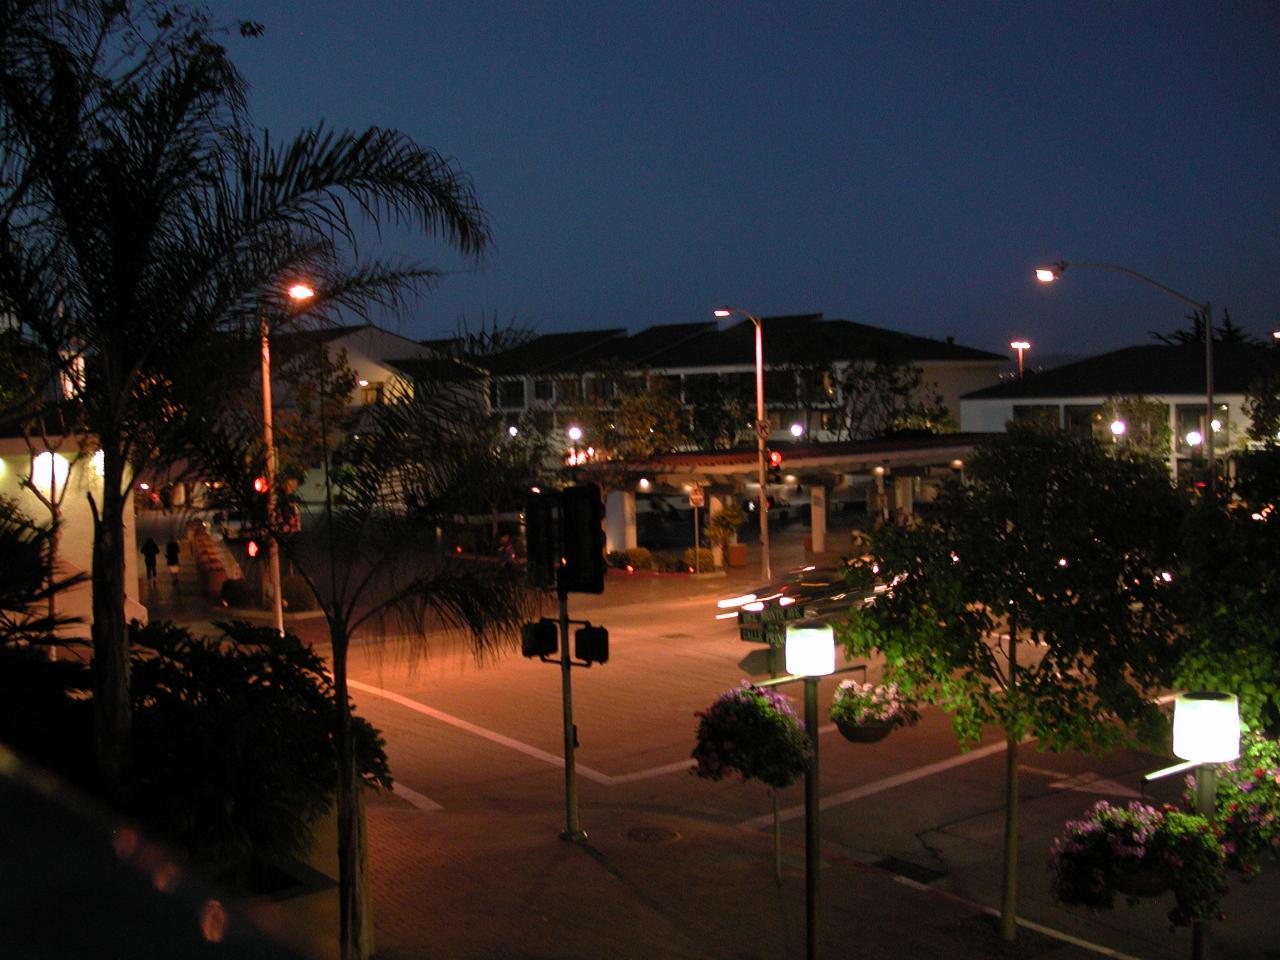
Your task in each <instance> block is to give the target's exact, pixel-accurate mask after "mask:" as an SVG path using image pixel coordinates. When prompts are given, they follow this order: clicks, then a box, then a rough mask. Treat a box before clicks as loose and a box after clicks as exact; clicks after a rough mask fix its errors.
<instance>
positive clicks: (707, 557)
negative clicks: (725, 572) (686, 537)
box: [684, 547, 716, 573]
mask: <svg viewBox="0 0 1280 960" xmlns="http://www.w3.org/2000/svg"><path fill="white" fill-rule="evenodd" d="M697 560H698V562H697V563H694V551H693V547H690V548H689V549H688V550H686V551H685V552H684V565H685V567H687V568H689V569H691V570H693V569H696V570H698V571H700V572H702V573H706V572H707V571H708V570H714V569H715V566H716V559H715V554H714V553H712V552H711V551H710V550H708V549H707V548H706V547H700V548H699V549H698V553H697Z"/></svg>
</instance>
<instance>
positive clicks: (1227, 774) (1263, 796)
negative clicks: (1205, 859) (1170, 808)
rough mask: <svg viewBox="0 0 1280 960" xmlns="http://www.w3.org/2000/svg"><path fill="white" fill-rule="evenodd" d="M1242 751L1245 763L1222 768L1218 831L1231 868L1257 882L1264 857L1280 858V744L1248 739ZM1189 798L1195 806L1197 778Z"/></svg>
mask: <svg viewBox="0 0 1280 960" xmlns="http://www.w3.org/2000/svg"><path fill="white" fill-rule="evenodd" d="M1240 745H1241V748H1242V749H1241V753H1240V759H1239V760H1233V761H1232V762H1231V763H1224V764H1222V765H1221V766H1219V767H1218V795H1217V802H1216V805H1215V806H1216V811H1217V818H1216V819H1217V823H1216V825H1217V827H1218V830H1219V833H1220V834H1221V837H1222V847H1223V850H1224V851H1225V852H1226V855H1227V866H1228V867H1229V868H1230V869H1232V870H1238V871H1239V872H1240V873H1243V874H1244V875H1245V876H1252V875H1253V874H1255V873H1257V872H1258V871H1259V870H1260V869H1261V867H1260V866H1259V865H1258V858H1259V857H1260V856H1261V855H1263V854H1265V853H1270V854H1271V855H1272V856H1273V857H1280V743H1277V742H1276V741H1275V740H1268V739H1266V738H1265V737H1261V736H1257V735H1247V736H1246V737H1245V738H1244V739H1243V740H1242V741H1241V744H1240ZM1184 797H1185V802H1186V803H1187V805H1188V806H1194V805H1195V797H1196V787H1195V778H1194V777H1188V778H1187V790H1186V793H1185V795H1184Z"/></svg>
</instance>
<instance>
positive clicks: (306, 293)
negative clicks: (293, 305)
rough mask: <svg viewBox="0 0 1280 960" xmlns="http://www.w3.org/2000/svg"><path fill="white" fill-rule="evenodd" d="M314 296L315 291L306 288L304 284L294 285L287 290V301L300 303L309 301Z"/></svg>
mask: <svg viewBox="0 0 1280 960" xmlns="http://www.w3.org/2000/svg"><path fill="white" fill-rule="evenodd" d="M315 295H316V292H315V290H313V289H311V287H309V286H307V285H306V284H305V283H295V284H294V285H293V286H291V287H290V288H289V299H291V300H295V301H298V302H301V301H303V300H310V299H311V298H312V297H314V296H315Z"/></svg>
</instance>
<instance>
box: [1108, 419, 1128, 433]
mask: <svg viewBox="0 0 1280 960" xmlns="http://www.w3.org/2000/svg"><path fill="white" fill-rule="evenodd" d="M1127 429H1128V427H1127V426H1126V425H1125V422H1124V421H1123V420H1112V421H1111V433H1112V435H1113V436H1117V437H1123V436H1124V432H1125V430H1127Z"/></svg>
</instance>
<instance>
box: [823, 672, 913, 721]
mask: <svg viewBox="0 0 1280 960" xmlns="http://www.w3.org/2000/svg"><path fill="white" fill-rule="evenodd" d="M831 719H832V720H834V721H836V722H837V723H840V722H844V723H850V724H854V725H856V726H862V725H865V724H872V723H875V724H881V723H887V724H889V725H891V726H895V727H905V726H910V725H911V724H913V723H915V722H916V721H917V720H919V719H920V712H919V711H918V710H917V709H916V708H915V705H914V704H913V703H911V702H909V701H908V700H906V699H905V698H903V696H902V693H901V692H900V691H899V690H898V685H897V684H896V683H887V684H876V683H859V682H858V681H857V680H845V681H844V682H842V683H841V684H840V686H838V687H837V688H836V694H835V697H834V698H832V700H831Z"/></svg>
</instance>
